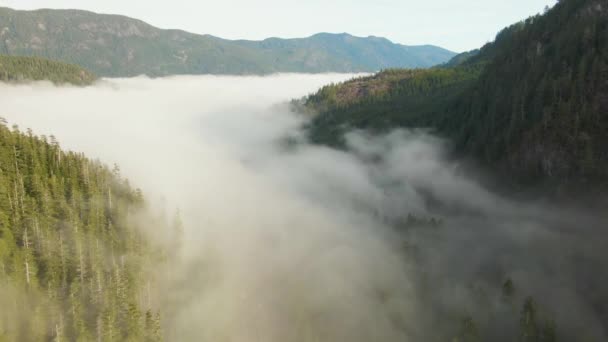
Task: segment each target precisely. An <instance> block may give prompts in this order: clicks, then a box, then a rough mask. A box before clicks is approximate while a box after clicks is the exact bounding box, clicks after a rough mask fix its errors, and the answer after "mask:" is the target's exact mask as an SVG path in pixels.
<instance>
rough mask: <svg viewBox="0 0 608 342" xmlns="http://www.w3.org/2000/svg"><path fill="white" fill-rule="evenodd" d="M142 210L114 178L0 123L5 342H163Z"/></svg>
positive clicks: (0, 308)
mask: <svg viewBox="0 0 608 342" xmlns="http://www.w3.org/2000/svg"><path fill="white" fill-rule="evenodd" d="M143 206H144V200H143V197H142V194H141V192H140V191H139V190H136V189H133V188H131V187H130V186H129V183H128V182H127V181H126V180H124V179H122V178H121V177H120V175H119V174H118V171H117V170H113V171H112V170H110V169H108V168H107V167H105V166H104V165H102V164H100V163H98V162H94V161H91V160H89V159H87V158H85V157H84V156H83V155H81V154H77V153H72V152H64V151H62V150H61V149H60V147H59V145H58V144H57V142H56V141H55V139H54V138H53V137H51V138H46V137H36V136H34V135H32V133H31V132H28V133H21V132H19V131H18V130H17V129H16V128H14V129H12V130H11V129H9V128H7V127H6V126H5V123H4V122H2V123H0V341H36V342H38V341H158V340H161V338H162V337H161V330H160V329H161V328H160V316H159V314H158V313H157V312H156V311H155V310H154V309H153V308H152V307H151V306H150V300H149V299H150V298H149V292H147V294H146V291H144V288H145V286H146V274H145V269H146V266H147V265H148V264H149V263H151V262H154V261H155V260H156V259H157V257H154V256H153V254H152V249H151V247H149V245H148V244H147V242H146V239H145V238H144V236H143V234H142V233H141V232H140V231H139V230H138V229H136V227H137V223H136V222H135V220H133V218H134V215H135V213H137V212H138V211H139V210H141V208H142V207H143ZM148 286H149V285H148ZM148 289H149V287H148Z"/></svg>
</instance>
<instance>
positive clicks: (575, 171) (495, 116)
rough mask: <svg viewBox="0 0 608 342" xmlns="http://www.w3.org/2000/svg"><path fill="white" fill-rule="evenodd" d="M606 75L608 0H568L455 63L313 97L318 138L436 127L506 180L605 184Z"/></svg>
mask: <svg viewBox="0 0 608 342" xmlns="http://www.w3.org/2000/svg"><path fill="white" fill-rule="evenodd" d="M450 66H451V67H450ZM606 80H608V5H607V4H606V3H605V1H600V0H563V1H560V2H559V3H558V4H557V5H556V6H555V7H554V8H553V9H551V10H549V11H548V12H547V13H546V14H545V15H537V16H534V17H531V18H529V19H527V20H525V21H522V22H520V23H517V24H515V25H513V26H511V27H509V28H507V29H505V30H503V31H501V32H500V33H499V34H498V35H497V38H496V41H495V42H494V43H491V44H488V45H486V46H484V47H483V48H482V49H480V50H479V52H473V53H469V54H467V55H461V56H457V57H456V59H455V60H454V61H453V62H451V63H448V66H444V67H441V68H436V69H430V70H415V71H389V72H388V74H387V72H382V73H380V74H378V75H376V76H373V77H369V78H366V79H360V80H353V81H350V82H346V83H344V84H342V85H337V86H331V87H326V88H324V89H322V90H321V91H319V93H317V94H315V95H312V96H311V97H309V98H308V99H307V100H306V102H307V105H308V106H309V107H311V108H313V109H316V110H317V111H319V112H320V113H321V114H320V115H318V116H317V117H316V118H315V120H314V122H313V124H312V126H311V135H312V138H313V140H315V141H317V142H323V143H329V144H339V143H340V142H341V140H340V139H341V134H342V133H344V132H346V131H347V130H348V129H350V128H363V129H370V130H388V129H392V128H395V127H420V126H424V127H432V128H434V129H435V130H436V131H438V132H439V133H441V134H443V135H445V136H447V137H449V138H451V139H452V140H453V141H454V142H455V152H456V153H457V154H461V155H468V156H473V157H475V158H476V159H477V160H478V161H479V162H481V163H482V164H485V165H487V166H488V167H490V168H493V169H495V170H497V171H499V172H501V173H502V175H503V176H505V177H506V180H507V181H512V182H514V183H519V184H526V185H559V186H560V187H562V186H570V187H573V186H578V185H581V183H582V184H594V186H597V185H598V184H599V183H602V184H605V183H606V182H607V180H608V154H606V153H605V148H604V147H605V146H607V145H608V140H607V139H608V135H607V134H606V132H608V115H606V113H608V82H607V81H606ZM370 88H371V90H372V91H368V89H370ZM378 89H379V90H380V91H377V90H378Z"/></svg>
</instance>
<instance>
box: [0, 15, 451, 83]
mask: <svg viewBox="0 0 608 342" xmlns="http://www.w3.org/2000/svg"><path fill="white" fill-rule="evenodd" d="M0 53H2V54H7V55H26V56H39V57H45V58H49V59H53V60H58V61H63V62H68V63H74V64H78V65H80V66H82V67H84V68H86V69H88V70H91V71H92V72H94V73H95V74H97V75H100V76H108V77H128V76H137V75H142V74H145V75H148V76H166V75H174V74H237V75H239V74H271V73H277V72H307V73H321V72H375V71H378V70H381V69H386V68H390V67H398V66H399V67H408V68H422V67H429V66H432V65H437V64H441V63H445V62H447V61H448V60H449V59H450V58H451V57H453V56H454V55H455V53H453V52H451V51H448V50H446V49H443V48H440V47H436V46H433V45H419V46H407V45H402V44H395V43H393V42H391V41H390V40H388V39H385V38H381V37H373V36H370V37H365V38H364V37H356V36H353V35H350V34H345V33H341V34H333V33H319V34H315V35H312V36H310V37H307V38H291V39H282V38H276V37H273V38H267V39H264V40H261V41H257V40H244V39H239V40H228V39H223V38H220V37H216V36H213V35H210V34H195V33H190V32H187V31H183V30H179V29H168V30H165V29H160V28H157V27H155V26H152V25H150V24H148V23H146V22H144V21H142V20H139V19H134V18H130V17H127V16H122V15H115V14H97V13H94V12H89V11H83V10H53V9H40V10H34V11H23V10H13V9H10V8H7V7H0Z"/></svg>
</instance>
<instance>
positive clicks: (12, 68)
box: [0, 55, 97, 86]
mask: <svg viewBox="0 0 608 342" xmlns="http://www.w3.org/2000/svg"><path fill="white" fill-rule="evenodd" d="M96 80H97V76H95V75H94V74H92V73H91V72H89V71H87V70H85V69H83V68H81V67H79V66H77V65H73V64H66V63H62V62H56V61H51V60H48V59H44V58H40V57H24V56H3V55H0V81H2V82H10V83H20V82H26V81H50V82H52V83H54V84H56V85H60V84H73V85H78V86H85V85H90V84H92V83H93V82H95V81H96Z"/></svg>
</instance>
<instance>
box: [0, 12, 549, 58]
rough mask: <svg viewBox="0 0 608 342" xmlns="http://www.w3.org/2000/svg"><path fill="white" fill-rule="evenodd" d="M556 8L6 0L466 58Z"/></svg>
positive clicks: (257, 35)
mask: <svg viewBox="0 0 608 342" xmlns="http://www.w3.org/2000/svg"><path fill="white" fill-rule="evenodd" d="M554 3H555V0H509V1H507V0H442V1H438V0H426V1H421V0H373V1H370V0H331V1H328V0H306V1H302V0H257V1H251V0H229V1H208V0H171V1H167V0H163V1H159V0H103V1H100V0H0V5H2V6H6V7H12V8H17V9H37V8H76V9H85V10H90V11H94V12H101V13H110V14H122V15H127V16H130V17H134V18H138V19H141V20H144V21H146V22H148V23H150V24H152V25H154V26H157V27H160V28H177V29H183V30H186V31H190V32H194V33H201V34H212V35H215V36H219V37H222V38H228V39H256V40H257V39H263V38H268V37H282V38H294V37H306V36H310V35H312V34H315V33H318V32H332V33H342V32H348V33H350V34H354V35H357V36H364V37H366V36H380V37H386V38H388V39H390V40H392V41H393V42H397V43H401V44H406V45H419V44H433V45H438V46H442V47H444V48H447V49H450V50H453V51H456V52H462V51H468V50H471V49H475V48H478V47H480V46H482V45H483V44H485V43H486V42H489V41H491V40H493V38H494V37H495V35H496V33H497V32H498V31H499V30H500V29H502V28H503V27H505V26H508V25H510V24H512V23H514V22H517V21H519V20H521V19H525V18H527V17H528V16H530V15H533V14H536V13H539V12H542V11H543V9H544V7H545V6H547V5H549V6H551V5H553V4H554Z"/></svg>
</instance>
